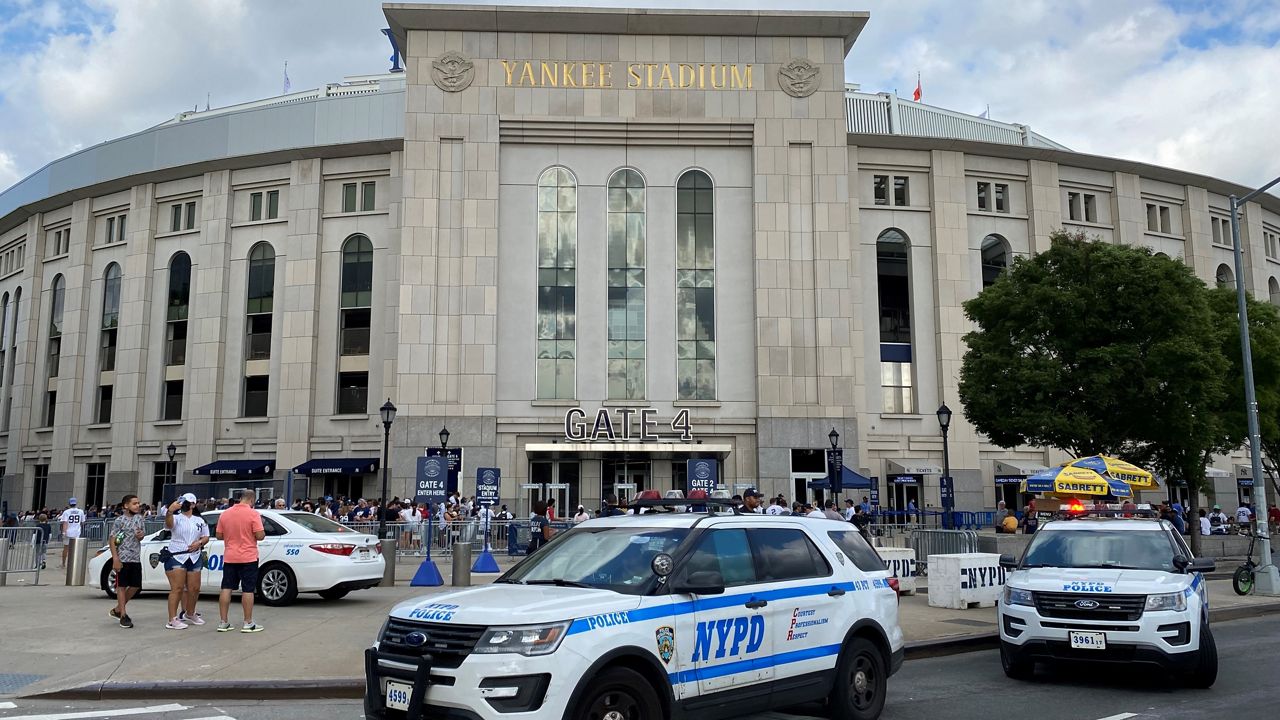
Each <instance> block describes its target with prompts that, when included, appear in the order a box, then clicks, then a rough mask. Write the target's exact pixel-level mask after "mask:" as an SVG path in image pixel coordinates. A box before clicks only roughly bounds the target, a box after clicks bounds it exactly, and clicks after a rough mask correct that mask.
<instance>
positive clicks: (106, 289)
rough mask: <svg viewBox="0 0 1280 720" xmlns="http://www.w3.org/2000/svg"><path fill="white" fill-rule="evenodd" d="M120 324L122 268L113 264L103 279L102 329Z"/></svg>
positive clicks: (109, 266) (108, 267)
mask: <svg viewBox="0 0 1280 720" xmlns="http://www.w3.org/2000/svg"><path fill="white" fill-rule="evenodd" d="M119 324H120V266H119V265H117V264H116V263H111V264H110V265H108V266H107V272H106V274H105V275H103V279H102V327H103V328H113V327H116V326H117V325H119Z"/></svg>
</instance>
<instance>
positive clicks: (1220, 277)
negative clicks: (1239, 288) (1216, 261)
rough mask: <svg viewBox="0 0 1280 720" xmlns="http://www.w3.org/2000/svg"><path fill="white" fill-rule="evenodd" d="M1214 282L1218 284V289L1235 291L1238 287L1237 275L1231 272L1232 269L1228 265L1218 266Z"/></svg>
mask: <svg viewBox="0 0 1280 720" xmlns="http://www.w3.org/2000/svg"><path fill="white" fill-rule="evenodd" d="M1214 281H1215V282H1217V284H1218V287H1220V288H1229V289H1232V290H1234V289H1235V287H1236V276H1235V273H1233V272H1231V268H1230V267H1228V266H1227V264H1226V263H1223V264H1221V265H1219V266H1218V272H1217V275H1216V276H1215V277H1214Z"/></svg>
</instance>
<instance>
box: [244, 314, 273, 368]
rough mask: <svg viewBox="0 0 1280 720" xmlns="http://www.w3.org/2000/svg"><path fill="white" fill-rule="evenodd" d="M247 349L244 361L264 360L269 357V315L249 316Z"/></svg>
mask: <svg viewBox="0 0 1280 720" xmlns="http://www.w3.org/2000/svg"><path fill="white" fill-rule="evenodd" d="M248 325H249V348H248V354H247V357H246V359H248V360H266V359H268V358H270V357H271V314H270V313H263V314H261V315H250V316H249V318H248Z"/></svg>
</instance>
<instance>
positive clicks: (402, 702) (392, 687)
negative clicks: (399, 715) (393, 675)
mask: <svg viewBox="0 0 1280 720" xmlns="http://www.w3.org/2000/svg"><path fill="white" fill-rule="evenodd" d="M411 695H413V686H412V685H410V684H408V683H402V682H396V681H395V680H388V681H387V709H388V710H403V711H405V712H409V697H410V696H411Z"/></svg>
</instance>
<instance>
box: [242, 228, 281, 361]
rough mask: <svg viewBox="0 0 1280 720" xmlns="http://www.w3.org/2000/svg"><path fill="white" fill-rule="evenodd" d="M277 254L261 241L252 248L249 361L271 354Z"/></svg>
mask: <svg viewBox="0 0 1280 720" xmlns="http://www.w3.org/2000/svg"><path fill="white" fill-rule="evenodd" d="M275 291H276V253H275V251H274V250H272V249H271V245H270V244H269V243H265V242H260V243H258V244H257V245H254V246H253V249H252V250H250V251H249V281H248V290H247V293H246V294H247V298H246V303H245V326H246V331H247V338H246V340H247V345H248V352H247V353H246V355H245V358H246V359H248V360H266V359H268V358H270V357H271V312H272V310H273V309H274V307H275Z"/></svg>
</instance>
